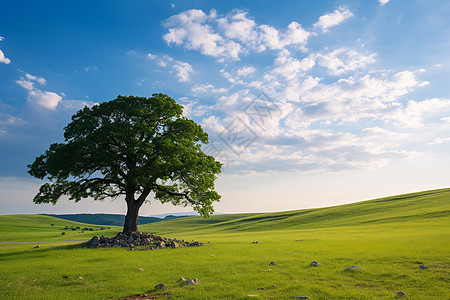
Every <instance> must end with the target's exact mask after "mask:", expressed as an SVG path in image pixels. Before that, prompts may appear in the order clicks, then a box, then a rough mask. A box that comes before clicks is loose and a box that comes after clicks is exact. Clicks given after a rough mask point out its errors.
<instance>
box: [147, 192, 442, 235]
mask: <svg viewBox="0 0 450 300" xmlns="http://www.w3.org/2000/svg"><path fill="white" fill-rule="evenodd" d="M427 220H433V221H436V222H443V224H444V225H445V224H447V225H450V188H445V189H439V190H431V191H424V192H418V193H412V194H404V195H397V196H392V197H386V198H380V199H374V200H368V201H363V202H357V203H352V204H346V205H339V206H333V207H325V208H316V209H304V210H294V211H285V212H276V213H259V214H258V213H257V214H254V213H253V214H234V215H218V216H211V217H210V218H208V219H204V218H202V217H186V218H183V219H178V220H170V221H166V222H160V223H153V224H147V225H143V226H140V227H139V228H140V230H141V231H150V232H164V233H175V232H177V231H201V232H204V233H207V232H213V231H265V230H281V229H310V228H331V227H342V226H355V225H368V224H383V223H384V224H388V223H399V222H402V223H404V222H413V223H420V222H427Z"/></svg>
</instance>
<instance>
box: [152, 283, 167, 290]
mask: <svg viewBox="0 0 450 300" xmlns="http://www.w3.org/2000/svg"><path fill="white" fill-rule="evenodd" d="M165 289H167V287H166V285H165V284H164V283H159V284H157V285H155V290H165Z"/></svg>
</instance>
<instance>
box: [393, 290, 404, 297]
mask: <svg viewBox="0 0 450 300" xmlns="http://www.w3.org/2000/svg"><path fill="white" fill-rule="evenodd" d="M395 294H396V295H397V296H405V295H406V293H405V292H402V291H398V292H397V293H395Z"/></svg>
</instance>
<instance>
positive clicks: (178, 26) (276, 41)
mask: <svg viewBox="0 0 450 300" xmlns="http://www.w3.org/2000/svg"><path fill="white" fill-rule="evenodd" d="M164 25H165V27H166V28H168V32H167V33H166V34H164V35H163V39H164V41H166V43H167V44H168V45H172V44H174V45H177V46H184V47H186V48H187V49H191V50H198V51H200V53H202V54H204V55H208V56H213V57H217V58H218V59H219V61H223V60H224V59H228V60H232V61H233V60H234V61H237V60H240V55H242V54H247V53H248V52H249V51H256V52H262V51H264V50H266V49H272V50H280V49H284V48H286V47H289V46H295V47H300V48H301V47H303V46H304V45H305V44H306V43H307V40H308V38H309V36H310V35H311V33H310V32H308V31H307V30H305V29H303V28H302V26H301V25H300V24H299V23H297V22H295V21H293V22H291V23H290V24H289V25H288V27H287V29H286V30H284V31H279V30H277V29H275V28H274V27H272V26H269V25H266V24H261V25H258V24H256V22H255V21H254V20H252V19H250V18H249V17H248V16H247V12H243V11H240V10H234V11H232V12H231V13H230V14H228V15H227V16H223V17H219V16H218V15H217V12H216V11H215V10H212V11H211V12H210V14H206V13H204V12H203V11H202V10H198V9H192V10H188V11H184V12H182V13H180V14H177V15H174V16H171V17H170V18H169V19H167V20H166V21H165V23H164Z"/></svg>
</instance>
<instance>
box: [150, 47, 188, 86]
mask: <svg viewBox="0 0 450 300" xmlns="http://www.w3.org/2000/svg"><path fill="white" fill-rule="evenodd" d="M146 57H147V58H148V59H150V60H154V61H156V64H157V65H158V66H160V67H161V68H171V69H172V70H173V71H175V73H176V76H177V77H178V81H180V82H187V81H190V80H191V78H190V74H191V73H193V72H194V70H193V69H192V65H191V64H189V63H187V62H183V61H179V60H174V59H173V58H172V57H170V56H168V55H157V54H152V53H147V56H146Z"/></svg>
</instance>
